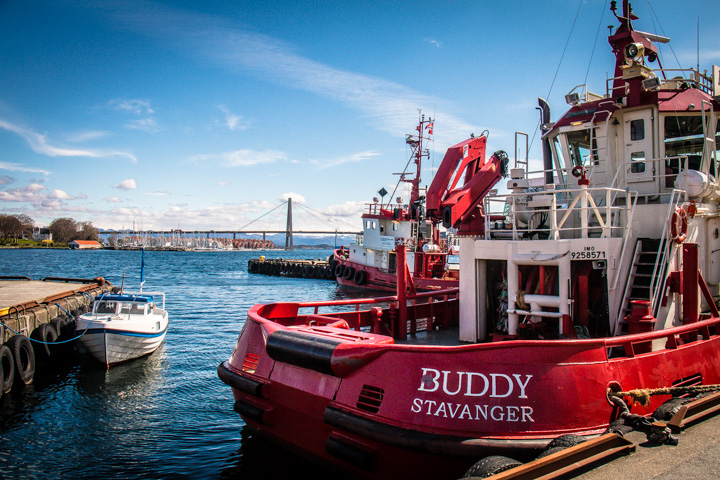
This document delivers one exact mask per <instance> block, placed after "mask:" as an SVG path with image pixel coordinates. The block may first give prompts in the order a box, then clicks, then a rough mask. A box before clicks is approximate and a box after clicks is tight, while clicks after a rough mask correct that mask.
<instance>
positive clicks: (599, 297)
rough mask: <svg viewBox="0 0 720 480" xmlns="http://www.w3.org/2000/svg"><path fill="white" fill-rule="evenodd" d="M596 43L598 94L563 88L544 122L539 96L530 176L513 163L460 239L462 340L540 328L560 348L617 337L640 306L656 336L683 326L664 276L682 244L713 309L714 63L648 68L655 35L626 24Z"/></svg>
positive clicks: (718, 96) (521, 163)
mask: <svg viewBox="0 0 720 480" xmlns="http://www.w3.org/2000/svg"><path fill="white" fill-rule="evenodd" d="M609 40H610V43H611V45H612V46H613V51H614V52H615V53H616V57H617V63H616V73H615V77H614V78H612V79H609V80H608V86H607V91H606V93H605V94H603V95H598V94H593V93H591V92H588V91H587V89H586V87H585V86H579V87H575V88H574V89H573V90H572V91H571V92H570V93H569V94H568V95H567V96H566V100H567V103H568V104H569V105H570V110H569V111H568V112H567V113H565V115H564V116H562V117H561V118H560V119H559V120H558V121H557V122H555V123H551V122H550V113H549V107H548V106H547V104H546V103H545V102H544V100H542V99H540V106H541V111H542V112H543V118H542V122H541V123H542V131H543V149H544V157H545V158H544V168H543V170H541V171H536V172H531V171H528V168H527V165H528V159H527V158H516V159H515V168H514V169H511V174H510V179H509V180H508V183H507V189H508V191H509V193H507V194H502V195H500V194H496V193H495V194H491V195H488V196H487V197H486V198H485V199H484V202H483V205H482V209H483V213H484V215H485V225H484V231H481V232H473V233H474V234H473V235H469V236H465V237H464V238H462V239H461V240H460V252H461V253H460V272H461V274H460V295H461V301H460V317H461V318H460V337H461V340H463V341H467V342H476V341H484V340H487V339H488V338H489V336H490V335H493V334H498V333H500V334H502V335H504V337H503V338H517V337H520V338H524V337H523V335H525V334H527V333H528V332H530V331H531V330H533V326H534V325H536V324H540V323H543V324H553V322H554V325H555V327H554V328H555V330H556V332H557V334H558V335H559V336H560V337H561V338H562V337H569V338H576V337H577V338H597V337H602V336H611V335H619V334H624V333H627V326H626V325H625V320H624V319H625V317H626V316H627V315H628V314H629V312H630V306H631V303H630V302H631V301H632V300H643V301H645V300H646V301H650V303H651V311H652V314H653V315H654V317H656V318H657V319H658V320H657V323H656V324H655V326H654V328H656V329H660V328H666V327H669V326H672V325H679V324H682V323H683V321H684V319H683V313H682V312H683V309H682V305H681V301H680V298H681V295H680V292H679V289H680V288H681V287H679V286H678V285H677V282H675V281H674V279H673V278H672V273H673V272H679V271H680V270H681V269H682V250H683V247H684V245H687V244H696V245H697V257H698V265H699V270H700V274H701V276H702V279H703V280H704V282H705V283H706V285H707V287H708V289H709V291H710V293H711V295H712V298H713V303H715V302H717V301H718V300H720V211H719V210H718V201H719V200H720V184H719V183H718V178H720V175H719V174H720V165H718V160H719V159H720V151H718V144H719V143H720V135H719V133H720V114H719V112H720V67H717V66H714V67H713V69H712V72H713V73H712V77H711V76H708V75H706V74H704V73H701V72H699V71H697V70H685V71H681V70H668V69H663V68H656V69H651V68H650V66H649V64H650V63H651V62H655V61H656V60H657V51H656V49H655V46H654V44H653V41H661V42H665V41H667V39H664V38H662V37H658V36H656V35H651V34H646V33H642V32H637V31H635V30H633V29H632V27H629V28H627V29H626V28H619V29H618V31H617V32H616V33H615V34H614V35H611V36H610V38H609ZM522 138H525V139H527V135H525V134H521V133H520V132H518V135H516V146H515V147H516V148H515V151H516V152H517V151H518V145H517V144H518V139H520V140H521V141H522ZM525 141H527V140H525ZM686 301H690V300H686ZM693 301H694V300H693ZM698 302H701V304H700V305H699V308H700V309H701V310H702V309H707V308H708V304H709V302H708V301H707V298H705V297H703V296H702V295H700V296H699V299H698ZM525 327H528V328H525Z"/></svg>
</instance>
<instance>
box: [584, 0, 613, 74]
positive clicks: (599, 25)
mask: <svg viewBox="0 0 720 480" xmlns="http://www.w3.org/2000/svg"><path fill="white" fill-rule="evenodd" d="M606 11H607V0H605V5H603V9H602V14H601V15H600V21H599V22H598V28H597V32H596V33H595V43H593V48H592V52H590V61H589V62H588V68H587V72H585V81H584V82H583V83H584V84H586V85H587V79H588V75H590V65H591V64H592V59H593V56H594V55H595V48H596V47H597V41H598V37H599V36H600V28H601V27H602V21H603V18H605V12H606Z"/></svg>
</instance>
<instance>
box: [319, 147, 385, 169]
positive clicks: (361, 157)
mask: <svg viewBox="0 0 720 480" xmlns="http://www.w3.org/2000/svg"><path fill="white" fill-rule="evenodd" d="M378 155H380V154H379V153H378V152H373V151H372V150H368V151H365V152H358V153H353V154H351V155H346V156H344V157H334V158H330V159H328V160H311V161H310V163H313V164H315V165H318V168H319V169H320V170H324V169H326V168H331V167H337V166H338V165H343V164H345V163H362V162H364V161H365V160H369V159H371V158H372V157H376V156H378Z"/></svg>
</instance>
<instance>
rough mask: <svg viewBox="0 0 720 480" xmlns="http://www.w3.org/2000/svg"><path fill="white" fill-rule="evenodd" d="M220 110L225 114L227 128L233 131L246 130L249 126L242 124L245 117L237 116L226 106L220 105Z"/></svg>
mask: <svg viewBox="0 0 720 480" xmlns="http://www.w3.org/2000/svg"><path fill="white" fill-rule="evenodd" d="M218 109H219V110H220V111H221V112H223V113H224V114H225V126H226V127H227V128H228V129H229V130H232V131H236V130H246V129H247V125H246V124H244V123H241V122H242V120H243V117H242V116H241V115H235V114H234V113H232V112H231V111H230V110H229V109H228V108H227V107H225V106H224V105H218Z"/></svg>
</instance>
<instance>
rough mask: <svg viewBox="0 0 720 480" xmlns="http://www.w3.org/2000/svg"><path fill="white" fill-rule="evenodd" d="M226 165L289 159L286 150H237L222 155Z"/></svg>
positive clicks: (255, 163)
mask: <svg viewBox="0 0 720 480" xmlns="http://www.w3.org/2000/svg"><path fill="white" fill-rule="evenodd" d="M221 158H222V160H223V164H224V165H225V166H226V167H250V166H253V165H259V164H264V163H275V162H278V161H282V160H287V155H286V154H285V153H284V152H280V151H277V150H247V149H245V150H235V151H234V152H226V153H223V154H222V155H221Z"/></svg>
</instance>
